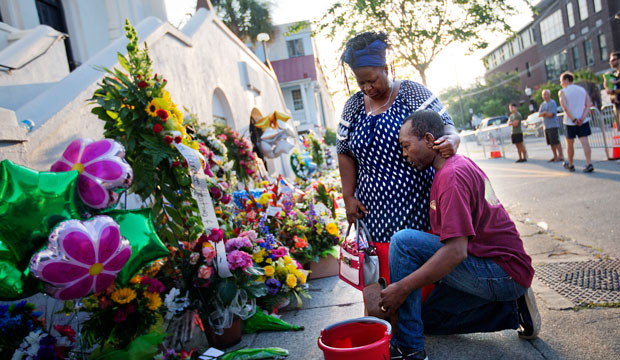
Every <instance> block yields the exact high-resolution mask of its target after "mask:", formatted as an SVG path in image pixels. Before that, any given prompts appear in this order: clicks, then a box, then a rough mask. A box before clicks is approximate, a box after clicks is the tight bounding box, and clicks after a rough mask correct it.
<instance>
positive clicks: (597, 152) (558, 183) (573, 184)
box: [459, 137, 620, 258]
mask: <svg viewBox="0 0 620 360" xmlns="http://www.w3.org/2000/svg"><path fill="white" fill-rule="evenodd" d="M562 140H563V139H562ZM525 145H526V149H527V151H528V161H527V162H525V163H515V162H514V161H515V160H516V159H517V158H518V156H517V152H516V149H515V147H514V145H507V146H505V147H504V156H505V157H502V158H498V159H486V158H485V156H484V154H483V152H482V148H481V147H479V146H476V144H475V143H471V142H468V143H464V144H461V147H460V149H459V152H460V153H462V154H463V155H468V156H469V157H471V158H472V159H474V160H475V161H476V163H477V164H478V166H480V167H481V168H482V169H483V170H484V171H485V172H486V173H487V175H488V176H489V178H490V179H491V183H492V184H493V188H494V189H495V192H496V194H497V196H498V197H499V199H500V201H501V202H502V203H503V204H504V207H505V208H506V209H508V210H509V212H510V213H511V215H512V216H516V217H519V218H520V219H529V221H531V222H533V223H535V224H536V223H539V224H540V225H542V226H545V225H546V226H547V227H548V230H549V231H550V232H551V233H552V234H554V235H558V236H563V237H567V238H570V239H573V240H575V241H577V242H578V243H580V244H582V245H586V246H591V247H593V248H594V249H596V250H599V251H601V252H602V253H603V254H605V255H609V256H612V257H615V258H620V161H617V160H616V161H609V160H607V157H606V155H605V152H604V149H602V148H594V149H592V163H593V165H594V168H595V170H594V172H593V173H590V174H585V173H583V172H582V171H581V170H582V169H583V168H584V167H585V157H584V155H583V150H582V149H581V148H577V149H576V151H575V168H576V171H575V172H573V173H571V172H569V171H568V170H566V169H564V168H563V167H562V165H561V163H548V162H547V160H549V159H550V158H551V157H552V153H551V150H550V148H549V147H548V146H547V145H546V144H545V141H544V139H543V138H535V137H527V138H526V139H525ZM563 148H564V156H565V157H566V149H565V146H564V143H563ZM487 151H488V150H487Z"/></svg>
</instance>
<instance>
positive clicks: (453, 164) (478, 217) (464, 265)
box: [380, 110, 540, 359]
mask: <svg viewBox="0 0 620 360" xmlns="http://www.w3.org/2000/svg"><path fill="white" fill-rule="evenodd" d="M443 133H444V125H443V122H442V121H441V117H440V116H439V115H438V114H437V113H436V112H433V111H428V110H423V111H417V112H415V113H413V114H412V115H411V116H409V117H408V118H406V119H405V121H404V122H403V125H402V128H401V130H400V134H399V142H400V144H401V146H402V149H403V155H404V156H405V157H406V158H407V160H409V162H410V163H411V164H412V165H413V166H415V167H416V168H418V169H420V170H423V169H426V168H428V167H429V166H432V167H433V168H435V171H436V173H435V180H434V182H433V185H432V187H431V194H430V222H431V228H432V231H433V233H434V234H439V236H436V235H431V234H428V233H425V232H421V231H417V230H401V231H399V232H398V233H396V234H394V236H393V237H392V240H391V243H390V253H389V254H390V257H389V259H390V279H391V280H392V284H391V285H390V286H388V287H387V288H386V289H385V290H383V292H382V293H381V297H382V300H381V303H380V306H381V309H382V310H383V311H385V312H386V313H387V314H386V315H387V316H392V315H393V314H394V313H396V312H398V326H397V331H396V332H395V334H394V336H393V338H392V343H391V350H390V352H391V355H392V359H426V352H425V350H424V333H427V334H463V333H473V332H490V331H498V330H503V329H517V328H518V329H519V336H520V337H522V338H526V339H532V338H535V337H536V336H537V334H538V331H539V329H540V314H539V313H538V309H537V307H536V301H535V299H534V295H533V293H532V291H531V289H530V285H531V283H532V278H533V276H534V269H533V268H532V260H531V258H530V257H529V256H528V255H527V254H526V253H525V250H524V248H523V241H522V240H521V238H520V236H519V232H518V231H517V228H516V227H515V224H514V223H513V222H512V220H511V219H510V217H509V215H508V212H507V211H506V210H505V209H504V207H503V206H502V204H501V203H500V202H499V200H498V199H497V197H496V196H495V193H494V192H493V188H492V187H491V183H490V181H489V179H488V178H487V176H486V174H485V173H484V172H483V171H482V170H481V169H480V168H479V167H478V166H477V165H476V164H475V163H474V162H473V161H472V160H471V159H469V158H467V157H464V156H461V155H454V156H452V157H450V158H448V159H444V158H443V157H442V156H441V154H440V153H439V151H438V150H435V149H433V145H434V141H435V140H436V139H438V138H440V137H441V136H442V135H443ZM432 283H437V284H436V287H435V289H434V290H433V292H432V293H431V295H430V296H429V297H428V298H427V299H426V301H425V302H424V305H422V304H421V299H420V289H421V288H422V287H423V286H425V285H427V284H432Z"/></svg>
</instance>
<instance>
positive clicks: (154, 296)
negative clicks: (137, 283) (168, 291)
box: [144, 292, 161, 311]
mask: <svg viewBox="0 0 620 360" xmlns="http://www.w3.org/2000/svg"><path fill="white" fill-rule="evenodd" d="M144 297H145V298H146V299H147V300H148V301H149V303H148V304H147V305H146V307H147V308H149V310H152V311H155V310H157V309H159V307H160V306H161V298H160V297H159V294H158V293H154V292H146V293H144Z"/></svg>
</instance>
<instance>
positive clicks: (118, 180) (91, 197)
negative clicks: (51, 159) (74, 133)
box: [51, 139, 133, 209]
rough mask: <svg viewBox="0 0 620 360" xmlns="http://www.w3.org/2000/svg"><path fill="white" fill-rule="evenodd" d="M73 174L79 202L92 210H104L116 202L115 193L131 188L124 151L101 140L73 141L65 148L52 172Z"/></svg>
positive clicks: (131, 175)
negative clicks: (72, 171) (76, 184)
mask: <svg viewBox="0 0 620 360" xmlns="http://www.w3.org/2000/svg"><path fill="white" fill-rule="evenodd" d="M69 170H77V171H78V172H79V173H80V175H79V177H78V192H79V194H80V198H81V199H82V201H83V202H84V203H85V204H86V205H88V206H90V207H91V208H93V209H105V208H108V207H110V206H111V205H113V204H115V203H116V202H117V201H118V198H119V195H118V193H117V192H116V191H117V190H119V189H121V190H122V189H126V188H128V187H129V185H131V180H132V178H133V170H132V169H131V166H129V164H127V162H126V161H125V148H123V146H122V145H121V144H119V143H118V142H116V141H114V140H110V139H104V140H99V141H95V142H93V140H91V139H76V140H74V141H72V142H71V144H69V146H67V148H66V149H65V152H64V153H63V154H62V157H61V158H60V160H58V161H56V162H55V163H54V164H53V165H52V168H51V171H54V172H63V171H69Z"/></svg>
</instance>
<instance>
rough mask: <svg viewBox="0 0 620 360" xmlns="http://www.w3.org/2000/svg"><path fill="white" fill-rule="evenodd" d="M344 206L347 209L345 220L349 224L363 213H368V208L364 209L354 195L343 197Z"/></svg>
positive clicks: (362, 215) (361, 216)
mask: <svg viewBox="0 0 620 360" xmlns="http://www.w3.org/2000/svg"><path fill="white" fill-rule="evenodd" d="M344 207H345V209H346V211H347V221H348V222H349V224H353V223H354V222H355V220H357V219H361V218H363V217H364V215H366V214H368V210H366V207H365V206H364V204H362V202H361V201H359V200H357V199H356V198H355V197H349V198H345V199H344Z"/></svg>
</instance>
